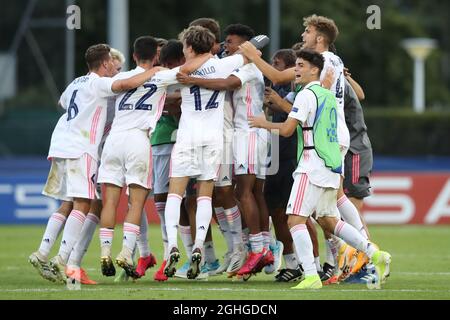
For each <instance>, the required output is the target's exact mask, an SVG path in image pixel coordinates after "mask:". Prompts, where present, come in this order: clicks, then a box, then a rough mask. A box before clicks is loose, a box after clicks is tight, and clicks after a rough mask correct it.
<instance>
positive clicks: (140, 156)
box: [98, 129, 153, 189]
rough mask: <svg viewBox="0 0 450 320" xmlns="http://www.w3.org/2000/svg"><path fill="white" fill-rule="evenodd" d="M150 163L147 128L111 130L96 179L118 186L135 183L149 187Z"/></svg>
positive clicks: (150, 185) (150, 152) (150, 154)
mask: <svg viewBox="0 0 450 320" xmlns="http://www.w3.org/2000/svg"><path fill="white" fill-rule="evenodd" d="M152 164H153V162H152V149H151V147H150V139H149V137H148V131H146V130H140V129H130V130H126V131H120V132H113V133H110V134H109V136H108V138H107V140H106V143H105V147H104V148H103V153H102V159H101V161H100V169H99V172H98V182H99V183H110V184H114V185H116V186H119V187H123V186H125V185H127V186H128V185H130V184H137V185H139V186H141V187H144V188H146V189H151V188H152Z"/></svg>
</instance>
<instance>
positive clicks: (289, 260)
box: [283, 253, 299, 269]
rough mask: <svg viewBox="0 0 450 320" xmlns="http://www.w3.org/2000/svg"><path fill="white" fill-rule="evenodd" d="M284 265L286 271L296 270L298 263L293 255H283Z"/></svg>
mask: <svg viewBox="0 0 450 320" xmlns="http://www.w3.org/2000/svg"><path fill="white" fill-rule="evenodd" d="M283 258H284V263H285V264H286V269H297V268H298V264H299V263H298V261H297V257H296V256H295V254H293V253H288V254H285V255H283Z"/></svg>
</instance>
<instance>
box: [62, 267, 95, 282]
mask: <svg viewBox="0 0 450 320" xmlns="http://www.w3.org/2000/svg"><path fill="white" fill-rule="evenodd" d="M66 276H67V279H68V280H75V281H76V282H79V283H81V284H87V285H95V284H97V282H95V281H94V280H91V279H89V277H88V275H87V273H86V271H85V270H84V269H83V268H79V267H74V266H67V267H66Z"/></svg>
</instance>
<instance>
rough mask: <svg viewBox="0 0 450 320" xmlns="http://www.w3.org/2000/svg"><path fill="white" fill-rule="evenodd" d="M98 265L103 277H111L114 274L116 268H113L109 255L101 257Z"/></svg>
mask: <svg viewBox="0 0 450 320" xmlns="http://www.w3.org/2000/svg"><path fill="white" fill-rule="evenodd" d="M100 265H101V269H102V275H104V276H105V277H113V276H115V275H116V268H114V264H113V261H112V259H111V257H110V256H104V257H101V258H100Z"/></svg>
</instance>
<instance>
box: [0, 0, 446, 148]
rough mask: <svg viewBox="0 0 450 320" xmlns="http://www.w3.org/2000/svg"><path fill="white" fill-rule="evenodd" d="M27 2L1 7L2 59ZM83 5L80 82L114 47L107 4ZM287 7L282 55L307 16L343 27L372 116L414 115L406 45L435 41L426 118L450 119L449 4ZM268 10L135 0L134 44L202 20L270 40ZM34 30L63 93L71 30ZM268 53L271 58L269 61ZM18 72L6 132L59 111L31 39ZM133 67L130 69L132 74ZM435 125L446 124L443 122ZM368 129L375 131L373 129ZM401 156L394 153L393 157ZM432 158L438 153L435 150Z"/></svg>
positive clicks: (231, 1)
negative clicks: (395, 111) (376, 23)
mask: <svg viewBox="0 0 450 320" xmlns="http://www.w3.org/2000/svg"><path fill="white" fill-rule="evenodd" d="M27 2H28V1H27V0H15V1H14V2H10V1H7V0H0V3H1V4H2V6H1V8H2V10H0V52H1V51H7V50H8V49H9V47H10V46H11V43H12V41H13V38H14V35H15V32H16V30H17V28H18V27H19V23H20V19H21V17H22V15H23V12H24V10H25V8H26V5H27ZM76 4H77V5H78V6H80V8H81V30H77V31H75V32H76V75H77V76H79V75H82V74H84V73H85V72H86V71H87V69H86V67H85V63H84V52H85V50H86V49H87V47H89V46H90V45H92V44H94V43H99V42H107V0H94V1H93V0H78V1H76ZM373 4H375V5H378V6H379V7H380V8H381V30H369V29H368V28H367V26H366V21H367V19H368V17H369V14H367V13H366V9H367V7H368V6H370V5H373ZM280 6H281V8H280V12H281V21H280V23H281V38H280V47H281V48H288V47H291V46H292V45H293V44H294V43H296V42H298V41H299V39H300V35H301V33H302V32H303V29H304V28H303V19H302V18H303V17H305V16H308V15H310V14H313V13H316V14H319V15H325V16H328V17H330V18H333V19H334V20H335V21H336V24H337V25H338V27H339V30H340V35H339V37H338V39H337V42H336V47H337V50H338V54H339V55H340V56H341V58H342V60H343V61H344V63H345V65H346V66H347V67H348V68H349V69H350V71H351V72H352V75H353V77H354V78H355V79H356V80H357V81H358V82H359V83H360V84H361V85H362V86H363V88H364V90H365V93H366V100H365V101H364V103H363V104H364V107H368V108H370V109H375V108H376V109H378V108H384V109H385V108H390V109H392V108H403V109H405V110H406V111H405V112H406V113H407V114H409V113H410V112H409V111H408V110H411V109H412V107H411V105H412V90H413V89H412V85H413V61H412V59H411V58H410V57H409V56H408V54H407V52H406V51H405V50H404V49H403V48H402V47H401V44H400V42H401V40H402V39H404V38H411V37H430V38H434V39H436V40H437V42H438V48H437V49H436V50H434V51H433V52H432V54H431V55H430V57H429V58H428V59H427V61H426V104H427V112H438V113H439V114H443V113H445V114H447V113H450V91H449V88H450V23H449V12H450V1H448V0H431V1H423V0H383V1H380V0H370V1H368V0H351V1H349V0H326V1H317V0H280ZM268 10H269V1H267V0H246V1H242V0H226V1H225V0H217V1H212V0H196V1H185V0H152V1H144V0H129V17H130V19H129V21H130V42H131V43H132V41H133V40H134V39H135V38H136V37H138V36H141V35H146V34H149V35H152V36H157V37H163V38H167V39H169V38H176V37H177V35H178V33H179V32H180V31H181V30H182V29H183V28H185V27H186V26H187V25H188V24H189V22H190V21H192V20H193V19H196V18H199V17H212V18H215V19H216V20H218V21H219V22H220V24H221V27H222V30H223V29H224V28H225V27H226V26H227V25H228V24H231V23H237V22H239V23H243V24H247V25H249V26H251V27H252V28H253V29H254V30H255V31H256V32H257V33H265V34H268V33H269V12H268ZM32 18H33V19H44V18H60V19H63V20H65V18H66V6H65V1H55V0H39V1H38V3H37V6H36V9H35V10H34V12H33V15H32ZM31 31H32V33H33V35H34V37H35V38H36V41H37V42H38V44H39V46H40V49H41V51H42V53H43V55H44V56H45V59H46V61H47V63H48V66H49V69H50V71H51V74H52V76H53V78H54V79H55V83H56V85H57V89H58V91H59V93H60V92H62V91H63V89H64V87H65V86H66V83H65V55H64V50H65V44H64V43H65V42H64V41H65V40H64V39H65V32H66V31H65V26H64V25H62V26H55V27H53V28H32V29H31ZM222 40H223V39H222ZM131 43H130V53H131ZM267 51H268V50H266V52H265V53H264V56H265V58H266V59H267V60H270V57H269V55H268V52H267ZM17 65H18V79H17V86H18V87H17V88H18V91H17V95H16V96H15V97H13V98H11V99H8V100H6V101H3V102H1V101H0V106H1V108H0V111H1V113H0V126H1V123H2V122H1V121H2V119H3V120H5V121H6V117H10V115H9V112H13V113H14V112H18V110H29V109H33V110H42V111H45V112H46V111H51V110H53V111H55V110H56V101H54V99H53V97H52V95H51V93H50V92H49V90H48V88H47V86H46V85H45V82H44V81H43V75H42V73H41V72H40V69H39V68H38V66H37V64H36V61H35V59H34V57H33V55H32V53H31V51H30V48H29V46H28V45H27V43H26V41H24V40H22V42H21V43H20V46H19V50H18V56H17ZM132 65H133V64H132V63H130V67H131V66H132ZM375 114H377V113H376V112H375ZM367 116H369V117H370V116H371V115H370V114H366V117H367ZM412 117H414V115H412ZM418 117H420V116H418ZM406 118H408V117H406ZM429 118H430V117H429ZM431 118H432V119H435V120H436V118H437V120H438V121H439V117H431ZM377 119H378V118H377ZM408 119H409V118H408ZM408 121H409V120H408ZM425 121H426V120H425ZM430 121H431V120H430ZM368 123H370V125H371V126H373V125H374V123H376V122H374V121H370V120H369V121H368ZM447 123H448V121H446V120H445V122H444V131H445V130H446V128H448V127H445V124H447ZM3 129H4V130H5V128H3ZM52 129H53V128H51V129H50V130H52ZM369 129H370V130H372V128H371V127H370V126H369ZM411 129H412V130H414V128H411ZM449 129H450V128H449ZM381 131H382V130H381ZM369 133H370V131H369ZM371 135H372V134H371ZM375 140H377V138H376V139H375ZM374 147H375V145H374ZM375 150H376V149H375ZM394 151H395V150H392V151H389V150H388V151H387V153H392V152H394ZM418 152H419V151H418ZM430 152H431V153H434V151H433V150H432V151H430ZM446 152H447V151H446ZM446 152H444V153H446ZM0 153H1V150H0ZM44 153H45V152H44ZM437 153H439V154H440V153H441V152H437Z"/></svg>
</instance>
